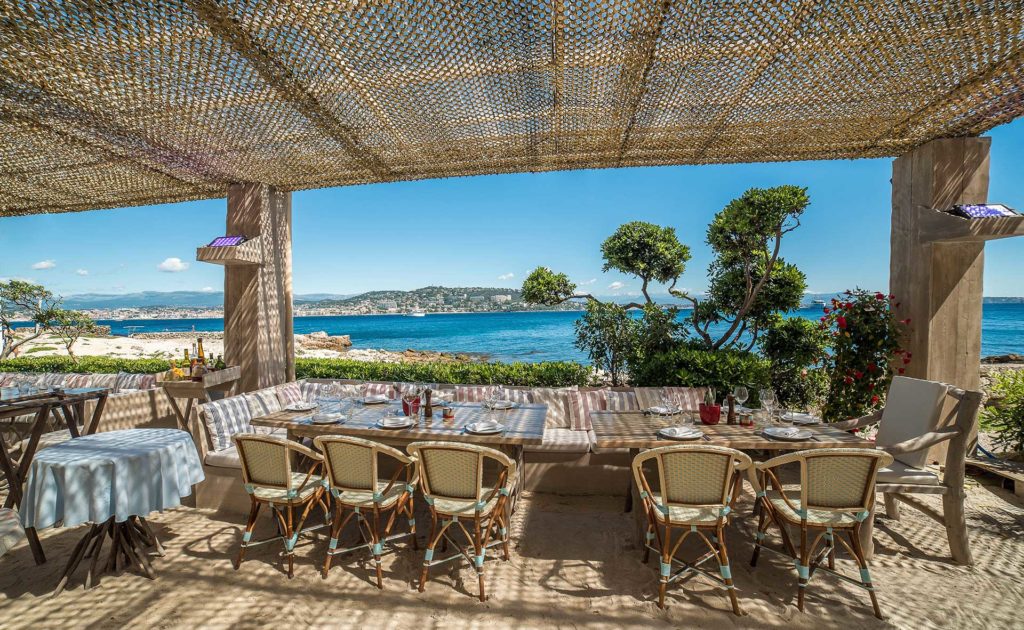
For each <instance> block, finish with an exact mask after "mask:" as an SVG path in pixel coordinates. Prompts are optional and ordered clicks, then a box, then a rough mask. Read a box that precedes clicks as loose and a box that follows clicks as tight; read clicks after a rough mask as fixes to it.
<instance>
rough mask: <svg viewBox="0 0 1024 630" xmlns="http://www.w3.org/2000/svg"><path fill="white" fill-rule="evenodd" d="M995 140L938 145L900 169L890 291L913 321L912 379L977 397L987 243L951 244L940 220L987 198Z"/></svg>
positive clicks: (902, 162)
mask: <svg viewBox="0 0 1024 630" xmlns="http://www.w3.org/2000/svg"><path fill="white" fill-rule="evenodd" d="M990 144H991V141H990V139H989V138H948V139H941V140H932V141H931V142H928V143H927V144H924V145H921V146H920V147H918V148H916V149H914V150H913V151H911V152H910V153H908V154H906V155H903V156H901V157H900V158H898V159H897V160H896V161H895V162H894V163H893V177H892V237H891V248H892V253H891V257H890V262H889V265H890V272H889V292H890V293H892V294H894V295H895V296H896V299H897V301H898V302H900V307H899V308H897V309H896V310H897V313H898V315H899V317H900V319H905V318H910V320H911V323H910V326H909V328H910V334H909V339H908V341H907V345H906V348H907V349H908V350H909V351H910V352H911V353H912V359H911V362H910V364H909V365H907V366H906V370H907V372H906V374H907V376H913V377H915V378H925V379H929V380H935V381H942V382H945V383H950V384H953V385H956V386H958V387H961V388H964V389H971V390H977V389H979V387H980V385H981V376H980V373H979V368H980V365H979V364H980V361H981V300H982V281H983V271H984V252H985V250H984V248H985V242H984V241H985V238H984V237H974V238H961V239H953V238H950V231H949V229H948V228H949V226H950V225H953V226H954V227H957V226H958V225H959V224H955V222H957V221H963V220H960V219H955V218H953V217H949V216H948V215H941V216H940V215H938V214H937V213H936V212H935V210H945V209H947V208H949V207H950V206H952V205H954V204H958V203H985V202H986V201H987V197H988V179H989V176H988V171H989V146H990Z"/></svg>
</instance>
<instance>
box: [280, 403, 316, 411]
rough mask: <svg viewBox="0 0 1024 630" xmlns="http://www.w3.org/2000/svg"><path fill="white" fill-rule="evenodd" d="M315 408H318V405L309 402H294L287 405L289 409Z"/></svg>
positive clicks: (304, 409) (309, 409)
mask: <svg viewBox="0 0 1024 630" xmlns="http://www.w3.org/2000/svg"><path fill="white" fill-rule="evenodd" d="M314 409H316V405H315V404H313V403H309V402H297V403H292V404H290V405H288V406H287V407H285V410H287V411H313V410H314Z"/></svg>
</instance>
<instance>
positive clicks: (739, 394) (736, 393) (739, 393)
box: [732, 385, 750, 407]
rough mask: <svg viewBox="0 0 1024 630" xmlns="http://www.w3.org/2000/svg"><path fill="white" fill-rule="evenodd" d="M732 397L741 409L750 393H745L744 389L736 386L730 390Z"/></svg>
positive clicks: (745, 389)
mask: <svg viewBox="0 0 1024 630" xmlns="http://www.w3.org/2000/svg"><path fill="white" fill-rule="evenodd" d="M732 397H733V398H735V399H736V402H737V403H739V405H740V407H742V406H743V403H745V402H747V399H748V398H750V392H748V391H747V388H746V387H744V386H742V385H737V386H736V387H735V388H734V389H733V390H732Z"/></svg>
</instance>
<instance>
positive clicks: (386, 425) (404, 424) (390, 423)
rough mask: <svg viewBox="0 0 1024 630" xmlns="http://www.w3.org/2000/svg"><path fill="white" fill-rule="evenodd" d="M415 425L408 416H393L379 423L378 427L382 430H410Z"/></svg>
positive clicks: (382, 419)
mask: <svg viewBox="0 0 1024 630" xmlns="http://www.w3.org/2000/svg"><path fill="white" fill-rule="evenodd" d="M413 424H415V422H414V421H413V419H412V418H410V417H408V416H391V417H387V418H381V419H380V420H378V421H377V426H378V427H380V428H381V429H408V428H409V427H411V426H412V425H413Z"/></svg>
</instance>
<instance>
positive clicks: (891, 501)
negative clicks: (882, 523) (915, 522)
mask: <svg viewBox="0 0 1024 630" xmlns="http://www.w3.org/2000/svg"><path fill="white" fill-rule="evenodd" d="M882 499H883V500H884V501H885V518H887V519H889V520H893V521H898V520H900V502H899V501H897V500H896V495H895V494H893V493H891V492H883V493H882Z"/></svg>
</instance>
